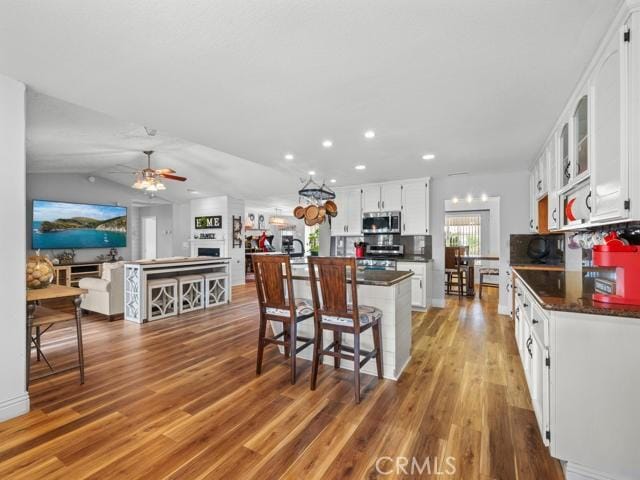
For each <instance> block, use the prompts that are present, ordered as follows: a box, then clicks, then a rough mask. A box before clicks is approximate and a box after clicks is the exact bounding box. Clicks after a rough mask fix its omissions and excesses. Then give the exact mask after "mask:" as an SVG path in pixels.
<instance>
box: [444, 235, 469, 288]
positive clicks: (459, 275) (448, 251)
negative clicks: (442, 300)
mask: <svg viewBox="0 0 640 480" xmlns="http://www.w3.org/2000/svg"><path fill="white" fill-rule="evenodd" d="M463 248H464V247H444V273H445V275H446V279H445V285H446V291H447V293H448V294H450V293H451V286H452V285H455V286H457V287H458V297H461V296H462V294H463V288H464V283H465V282H464V276H465V274H466V273H467V270H466V269H465V268H463V265H462V262H461V260H460V256H461V255H462V254H463V252H464V250H463ZM454 276H455V279H456V283H455V284H454V283H453V277H454Z"/></svg>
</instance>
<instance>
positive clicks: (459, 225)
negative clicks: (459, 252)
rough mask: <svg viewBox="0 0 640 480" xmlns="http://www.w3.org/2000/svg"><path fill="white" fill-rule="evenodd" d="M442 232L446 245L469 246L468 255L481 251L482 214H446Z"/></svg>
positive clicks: (478, 253)
mask: <svg viewBox="0 0 640 480" xmlns="http://www.w3.org/2000/svg"><path fill="white" fill-rule="evenodd" d="M444 234H445V245H446V246H447V247H469V251H468V253H469V255H480V254H481V253H482V215H480V214H467V213H465V214H457V215H453V214H447V215H446V217H445V226H444Z"/></svg>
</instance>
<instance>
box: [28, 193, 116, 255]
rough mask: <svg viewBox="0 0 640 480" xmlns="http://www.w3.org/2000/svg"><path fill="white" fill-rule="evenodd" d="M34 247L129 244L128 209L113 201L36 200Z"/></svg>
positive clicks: (32, 242) (32, 230) (83, 246)
mask: <svg viewBox="0 0 640 480" xmlns="http://www.w3.org/2000/svg"><path fill="white" fill-rule="evenodd" d="M31 246H32V248H33V249H34V250H35V249H43V250H47V249H65V248H118V247H126V246H127V209H126V207H118V206H112V205H93V204H83V203H66V202H51V201H47V200H34V201H33V223H32V228H31Z"/></svg>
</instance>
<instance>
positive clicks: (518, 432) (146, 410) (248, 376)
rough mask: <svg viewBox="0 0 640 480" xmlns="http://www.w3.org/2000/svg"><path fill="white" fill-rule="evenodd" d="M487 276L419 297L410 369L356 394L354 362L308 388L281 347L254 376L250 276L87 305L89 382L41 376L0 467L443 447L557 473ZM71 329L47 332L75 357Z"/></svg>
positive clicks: (8, 435)
mask: <svg viewBox="0 0 640 480" xmlns="http://www.w3.org/2000/svg"><path fill="white" fill-rule="evenodd" d="M490 292H491V293H490V294H488V295H486V297H485V299H484V300H483V302H482V303H480V302H479V301H477V300H475V301H474V300H468V299H464V300H461V301H458V299H457V297H452V298H450V299H448V300H447V308H445V309H432V310H431V311H430V312H429V313H428V314H421V313H414V317H413V339H414V340H413V350H412V355H413V357H412V361H411V363H410V364H409V366H408V368H407V369H406V371H405V373H404V374H403V375H402V377H401V379H400V381H398V382H392V381H389V380H382V381H378V380H377V379H375V378H373V377H369V376H363V400H362V403H361V404H360V405H357V406H356V405H355V404H354V403H353V393H352V388H353V387H352V383H351V372H348V371H336V370H334V369H333V368H331V367H329V368H328V367H327V366H324V367H322V368H321V376H320V377H319V379H318V385H319V386H318V389H317V390H316V391H315V392H311V391H310V390H309V387H308V379H309V363H308V362H305V361H300V362H299V365H300V373H299V377H298V378H299V380H298V384H297V385H295V386H291V385H289V383H288V382H289V375H288V370H287V367H286V365H285V363H284V360H283V358H282V357H281V356H280V355H278V354H277V352H276V350H275V347H271V348H270V349H269V350H268V352H269V353H268V354H267V356H266V360H267V361H266V364H265V368H264V373H263V375H262V376H260V377H256V376H255V373H254V370H255V352H256V346H255V345H256V338H257V326H258V321H257V319H258V317H257V302H256V298H255V292H254V287H253V286H252V285H248V286H246V287H241V288H237V289H236V290H234V303H233V304H232V305H229V306H226V307H222V308H219V309H216V310H212V311H208V312H206V313H200V314H193V315H185V316H182V317H180V318H174V319H166V320H160V321H156V322H154V323H151V324H146V325H143V326H139V325H136V324H132V323H129V322H125V321H122V320H120V321H116V322H112V323H108V322H105V321H104V320H103V319H102V318H100V317H99V316H96V315H92V316H89V317H87V318H86V322H85V335H84V338H85V352H86V364H87V370H86V383H85V384H84V385H83V386H80V385H79V384H78V383H77V374H76V373H75V372H73V373H69V374H64V375H62V376H59V377H54V378H53V379H49V380H47V381H39V382H38V383H36V384H34V385H32V387H31V400H32V411H31V412H30V413H29V414H28V415H26V416H23V417H20V418H18V419H13V420H11V421H8V422H5V423H3V424H0V478H12V479H19V478H25V479H37V478H47V479H57V478H60V479H63V478H64V479H80V478H95V479H105V478H127V479H133V478H147V479H160V478H176V479H178V478H179V479H191V478H212V479H219V478H225V479H231V478H239V479H240V478H242V479H248V478H260V479H274V478H292V479H302V478H304V479H312V478H318V479H320V478H322V479H330V478H354V479H359V478H376V477H380V478H394V477H404V475H403V474H402V470H399V471H397V475H379V474H377V473H376V469H375V465H376V459H377V458H378V457H382V456H386V457H409V459H410V458H411V457H416V460H417V462H419V465H420V464H422V465H423V466H424V465H425V463H424V462H425V461H428V462H429V465H430V467H431V469H432V470H431V471H432V472H433V473H435V472H434V469H433V468H434V465H433V459H434V457H437V462H438V465H441V463H442V462H443V461H444V459H446V458H447V457H449V456H451V457H454V458H455V461H454V465H455V467H456V474H455V477H456V478H464V479H489V478H495V479H500V480H508V479H516V478H517V479H521V480H522V479H535V480H540V479H545V480H554V479H560V478H562V475H561V471H560V467H559V464H558V463H557V462H556V461H555V460H553V459H552V458H551V457H550V456H549V455H548V452H547V450H546V449H545V448H544V447H543V445H542V442H541V440H540V436H539V433H538V428H537V425H536V421H535V417H534V414H533V412H532V410H531V405H530V402H529V400H528V393H527V387H526V383H525V379H524V376H523V371H522V368H521V366H520V363H519V359H518V357H517V353H516V347H515V342H514V340H513V331H512V324H511V321H510V319H509V318H507V317H504V316H498V315H497V314H496V313H495V312H496V297H495V293H493V292H494V291H493V290H491V291H490ZM73 339H74V336H73V335H72V330H71V329H70V328H63V329H60V330H57V331H55V332H52V333H51V334H50V336H49V340H48V347H47V346H46V345H47V343H46V342H47V340H46V337H45V351H49V352H50V359H51V360H53V361H58V362H62V364H64V363H65V362H71V361H73V358H72V353H73V352H75V350H74V343H73V342H74V340H73ZM40 368H42V365H37V366H36V367H35V368H34V373H37V371H36V370H37V369H40ZM400 462H401V463H402V460H401V461H400ZM393 465H395V463H393V461H392V460H388V459H387V460H384V461H382V462H380V463H379V466H380V467H381V469H382V471H383V472H387V471H389V470H392V468H393ZM440 468H441V469H442V470H444V469H445V468H446V465H442V466H441V467H440ZM427 471H428V470H427V469H425V470H423V472H427ZM414 473H417V470H414ZM418 476H419V475H417V474H416V475H414V477H415V478H417V477H418ZM422 477H423V478H428V475H426V473H425V474H424V475H423V476H422ZM434 478H446V477H445V476H443V475H439V476H434Z"/></svg>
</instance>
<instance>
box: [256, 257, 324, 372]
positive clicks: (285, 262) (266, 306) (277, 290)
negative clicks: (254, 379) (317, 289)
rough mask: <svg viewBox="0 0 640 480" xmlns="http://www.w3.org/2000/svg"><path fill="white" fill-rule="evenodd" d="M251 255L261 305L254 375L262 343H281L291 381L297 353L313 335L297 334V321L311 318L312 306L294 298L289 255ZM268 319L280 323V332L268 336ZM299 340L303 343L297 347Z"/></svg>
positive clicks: (261, 352)
mask: <svg viewBox="0 0 640 480" xmlns="http://www.w3.org/2000/svg"><path fill="white" fill-rule="evenodd" d="M252 258H253V262H252V263H253V271H254V272H255V276H256V290H257V292H258V303H259V305H260V330H259V333H258V359H257V365H256V375H260V373H262V356H263V353H264V347H265V345H268V344H275V345H282V346H283V347H284V355H285V358H289V359H290V362H291V383H292V384H294V383H296V355H297V354H298V353H299V352H301V351H302V350H304V349H305V348H307V347H308V346H309V345H311V344H312V343H313V338H307V337H300V336H298V334H297V324H298V322H301V321H303V320H307V319H309V318H311V317H313V307H312V306H311V302H310V301H309V300H304V299H296V297H295V295H294V292H293V280H292V279H291V263H290V261H289V255H272V254H269V255H261V254H254V255H253V256H252ZM267 320H270V321H272V322H280V323H282V332H280V333H279V334H277V335H274V336H273V337H268V336H267V335H266V333H267ZM298 342H303V343H302V345H301V346H299V347H298V346H297V345H298Z"/></svg>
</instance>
